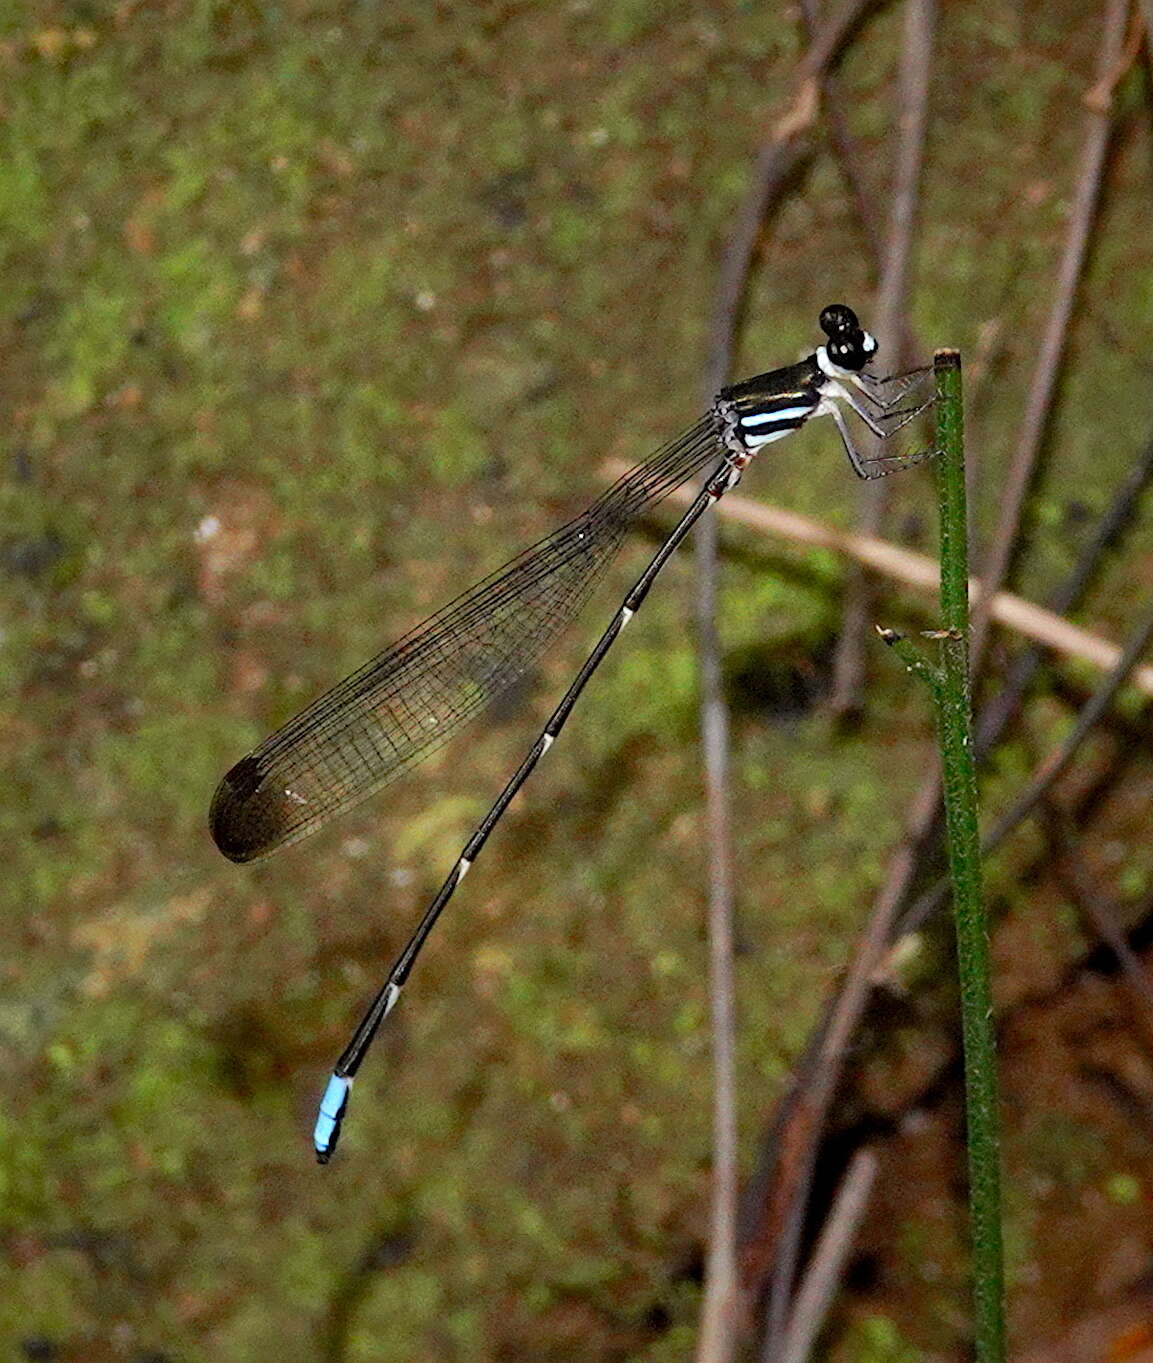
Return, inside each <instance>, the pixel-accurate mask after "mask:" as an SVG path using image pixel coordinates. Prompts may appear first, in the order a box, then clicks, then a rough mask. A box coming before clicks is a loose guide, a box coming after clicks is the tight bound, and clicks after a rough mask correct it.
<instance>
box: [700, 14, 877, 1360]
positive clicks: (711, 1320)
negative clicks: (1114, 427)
mask: <svg viewBox="0 0 1153 1363" xmlns="http://www.w3.org/2000/svg"><path fill="white" fill-rule="evenodd" d="M874 3H876V0H848V3H846V4H845V5H844V6H843V7H842V9H841V10H840V11H839V12H838V14H837V15H836V16H834V18H833V19H832V20H830V21H828V22H826V23H825V24H823V25H821V26H820V29H819V31H818V32H817V33H816V34H815V36H814V37H813V41H812V42H811V43H810V45H809V48H808V50H807V51H806V53H805V55H804V57H803V58H802V60H801V63H800V66H799V68H798V96H797V99H796V101H795V102H794V104H793V106H792V108H791V109H790V111H789V112H788V114H786V116H785V117H784V118H783V119H781V120H779V121H778V123H777V125H776V127H775V130H774V132H773V134H772V136H771V137H770V138H769V139H768V140H767V141H766V142H765V143H764V144H763V145H762V147H761V148H760V151H759V152H758V155H757V160H756V164H755V166H754V169H753V174H752V178H751V183H750V187H749V190H748V192H747V194H746V196H745V200H744V203H743V205H742V207H741V210H740V212H739V213H738V215H737V221H736V225H735V227H734V229H733V232H732V234H731V236H730V239H729V243H728V247H727V249H726V251H725V255H724V259H723V261H722V264H721V271H720V277H719V281H718V287H717V297H716V304H715V308H714V316H713V325H712V328H711V334H710V346H709V356H708V363H707V372H706V387H707V389H708V396H709V398H711V397H712V396H713V394H715V393H716V392H717V390H718V389H719V388H720V387H721V386H722V385H723V384H724V382H725V380H726V379H727V378H728V375H729V371H730V369H731V367H732V359H733V350H734V345H735V338H736V335H737V331H738V328H739V325H740V317H741V312H742V305H743V302H744V298H745V292H746V289H747V286H748V277H749V272H750V270H751V267H752V262H753V257H754V254H755V251H756V243H757V238H758V236H759V234H760V232H761V229H762V224H763V222H764V219H765V214H766V211H767V209H768V206H769V205H770V203H772V202H773V201H774V199H775V198H776V196H777V194H778V193H779V191H780V189H781V187H782V186H783V185H784V184H785V183H786V182H787V180H788V178H789V176H790V175H791V173H792V172H793V170H795V168H796V167H797V166H798V165H799V164H800V162H801V160H802V159H803V157H804V156H806V155H807V154H808V149H807V145H806V143H807V134H808V131H809V129H810V128H811V127H812V126H813V124H814V122H815V121H816V117H817V114H818V111H819V103H820V94H819V85H818V82H819V80H820V78H821V77H822V76H823V75H824V74H825V72H826V71H827V70H828V68H829V66H830V65H831V63H832V62H833V61H834V60H835V59H836V57H837V55H838V54H839V53H840V51H841V49H842V47H843V45H844V44H845V43H846V42H847V41H848V39H849V37H850V36H851V35H852V33H853V32H854V31H855V29H856V27H857V25H858V24H859V23H860V21H861V19H862V17H863V15H864V14H865V12H866V11H867V10H868V9H869V8H870V7H871V5H872V4H874ZM695 533H696V562H697V591H696V620H697V638H698V649H697V651H698V659H699V667H700V679H701V680H700V687H701V702H700V707H701V743H702V756H703V764H704V773H705V804H706V821H707V847H708V873H707V875H708V900H709V910H708V920H709V983H710V998H711V1001H712V1013H713V1064H714V1074H715V1079H714V1102H713V1193H712V1214H711V1226H710V1233H709V1249H708V1256H707V1263H706V1272H705V1291H704V1303H703V1306H702V1312H701V1329H700V1334H699V1338H698V1344H697V1358H698V1359H699V1360H701V1363H705V1361H706V1360H707V1363H727V1360H728V1359H730V1358H731V1357H732V1355H733V1352H734V1349H735V1346H736V1338H737V1324H738V1319H737V1317H738V1307H739V1294H738V1284H737V1275H736V1211H737V1180H738V1170H737V1146H736V1080H735V1002H734V984H733V967H732V955H733V950H732V948H733V927H732V853H731V838H730V830H729V810H728V711H727V709H726V706H725V701H724V695H723V690H722V678H721V666H720V649H719V645H718V641H717V637H716V595H717V552H716V545H717V529H716V524H715V522H714V521H713V519H712V518H711V517H709V518H706V519H705V521H703V522H702V523H701V525H700V526H699V527H698V529H697V531H696V532H695Z"/></svg>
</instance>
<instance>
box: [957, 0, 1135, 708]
mask: <svg viewBox="0 0 1153 1363" xmlns="http://www.w3.org/2000/svg"><path fill="white" fill-rule="evenodd" d="M1128 13H1129V0H1107V3H1106V5H1105V15H1104V20H1103V22H1102V25H1101V47H1100V49H1099V51H1098V54H1097V70H1096V79H1097V81H1098V82H1100V81H1101V80H1103V79H1105V78H1106V77H1107V76H1108V75H1109V73H1110V72H1111V71H1112V70H1113V69H1114V67H1115V66H1116V65H1117V62H1118V61H1119V59H1120V56H1121V50H1122V45H1123V43H1124V41H1125V25H1126V20H1127V17H1128ZM1085 119H1086V128H1085V142H1084V147H1083V149H1082V153H1081V170H1080V174H1079V175H1078V178H1077V189H1076V193H1075V196H1074V200H1073V208H1072V212H1071V213H1070V217H1069V227H1068V231H1067V234H1066V238H1065V250H1064V253H1063V255H1062V258H1061V264H1060V267H1059V269H1058V271H1057V284H1056V288H1055V289H1054V292H1053V302H1052V306H1051V307H1050V310H1049V320H1048V324H1047V325H1046V328H1045V334H1044V336H1043V337H1042V340H1041V347H1040V350H1039V352H1038V356H1037V366H1036V368H1035V370H1034V372H1033V381H1032V383H1031V385H1030V387H1029V396H1028V399H1027V402H1026V406H1025V416H1024V419H1023V420H1022V423H1021V430H1020V432H1019V434H1018V437H1017V445H1016V449H1015V450H1014V453H1013V459H1012V462H1011V464H1010V466H1009V474H1008V478H1007V480H1006V486H1005V489H1004V492H1003V494H1002V497H1001V516H1000V518H999V520H998V523H997V528H996V531H995V533H994V536H993V542H992V545H991V547H990V549H989V553H988V556H987V561H986V563H985V564H984V568H983V571H982V574H981V576H982V577H983V578H984V580H985V584H986V589H987V591H989V592H994V593H995V592H999V591H1000V590H1001V588H1002V586H1003V585H1004V583H1005V581H1006V579H1007V578H1008V575H1009V570H1010V568H1011V567H1012V563H1013V558H1014V555H1015V553H1016V549H1017V544H1018V540H1019V535H1020V527H1021V517H1022V513H1023V511H1024V508H1025V501H1026V498H1027V497H1028V495H1029V490H1030V488H1031V487H1032V485H1033V479H1034V474H1035V472H1036V467H1037V460H1038V457H1039V455H1040V452H1041V446H1042V443H1043V441H1044V437H1045V432H1046V430H1047V429H1048V425H1049V418H1050V415H1051V413H1052V410H1053V399H1054V396H1055V394H1056V391H1057V380H1058V378H1059V377H1060V373H1061V362H1062V360H1063V359H1064V356H1065V346H1066V342H1067V339H1068V335H1069V323H1070V320H1071V319H1072V316H1073V305H1074V302H1075V301H1076V297H1077V291H1078V287H1079V285H1080V282H1081V276H1082V274H1083V273H1084V268H1085V259H1086V256H1087V254H1088V248H1089V235H1090V233H1091V231H1092V228H1093V223H1094V222H1095V220H1096V216H1097V205H1098V202H1099V200H1100V197H1101V181H1102V178H1103V175H1104V170H1105V157H1106V152H1107V151H1108V148H1109V138H1110V134H1111V132H1112V127H1113V121H1112V118H1111V108H1110V107H1109V106H1106V108H1105V109H1104V110H1103V111H1098V110H1096V109H1086V113H1085ZM988 638H989V612H988V606H987V605H985V604H983V601H982V599H981V598H978V599H977V600H976V601H975V602H974V616H973V647H972V668H973V679H974V685H975V684H976V680H977V678H978V677H979V675H980V670H981V663H982V660H983V657H984V653H985V646H986V644H987V642H988Z"/></svg>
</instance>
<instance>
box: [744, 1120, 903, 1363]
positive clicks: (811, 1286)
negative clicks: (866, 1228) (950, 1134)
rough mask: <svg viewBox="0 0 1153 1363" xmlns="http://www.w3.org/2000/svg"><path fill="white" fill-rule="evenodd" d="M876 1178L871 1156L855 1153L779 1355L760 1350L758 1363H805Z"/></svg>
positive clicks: (872, 1155) (813, 1258) (870, 1153)
mask: <svg viewBox="0 0 1153 1363" xmlns="http://www.w3.org/2000/svg"><path fill="white" fill-rule="evenodd" d="M876 1179H877V1157H876V1155H874V1154H873V1152H872V1150H870V1149H868V1148H867V1147H866V1148H865V1149H862V1150H858V1151H857V1153H856V1154H855V1155H854V1156H853V1158H852V1160H850V1162H849V1167H848V1170H847V1171H846V1173H845V1176H844V1178H843V1179H842V1180H841V1184H840V1187H839V1188H838V1189H837V1197H836V1201H835V1202H834V1204H833V1210H832V1212H831V1214H830V1216H829V1218H828V1220H827V1221H826V1222H825V1225H824V1228H823V1229H822V1231H821V1234H820V1238H819V1239H818V1241H817V1245H816V1248H815V1249H814V1250H813V1257H812V1259H811V1261H810V1263H809V1266H808V1269H807V1271H806V1273H805V1277H804V1281H803V1282H802V1283H801V1287H800V1290H799V1291H798V1293H797V1299H796V1303H795V1305H794V1307H793V1311H792V1314H791V1316H790V1318H789V1328H788V1331H787V1332H786V1334H785V1339H784V1344H783V1346H782V1348H781V1350H780V1352H776V1351H775V1350H774V1352H772V1353H769V1352H768V1351H767V1350H766V1352H765V1353H763V1354H762V1363H806V1360H807V1359H808V1357H809V1354H810V1353H811V1352H812V1348H813V1345H814V1344H815V1343H816V1339H817V1335H818V1333H819V1332H820V1329H821V1326H822V1325H823V1324H824V1320H825V1316H826V1315H827V1314H828V1310H829V1303H830V1302H831V1301H832V1299H833V1294H834V1293H835V1292H836V1290H837V1285H838V1283H839V1282H840V1280H841V1274H842V1271H843V1269H844V1266H845V1260H846V1259H847V1258H848V1257H849V1253H850V1252H851V1250H852V1248H853V1245H854V1243H855V1241H856V1238H857V1231H858V1230H859V1229H860V1226H861V1221H862V1219H863V1218H864V1215H865V1212H866V1210H867V1209H868V1206H869V1197H870V1196H871V1194H872V1191H873V1184H874V1183H875V1182H876Z"/></svg>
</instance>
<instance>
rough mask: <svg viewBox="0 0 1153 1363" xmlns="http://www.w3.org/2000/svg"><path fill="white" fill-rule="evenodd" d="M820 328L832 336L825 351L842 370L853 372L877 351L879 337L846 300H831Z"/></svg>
mask: <svg viewBox="0 0 1153 1363" xmlns="http://www.w3.org/2000/svg"><path fill="white" fill-rule="evenodd" d="M821 330H822V331H823V332H824V333H825V335H826V336H827V337H828V338H829V339H828V341H827V343H826V345H825V354H826V355H827V356H828V357H829V359H830V360H832V362H833V363H834V364H835V365H836V366H837V367H838V368H840V369H849V370H852V371H853V372H854V373H855V372H856V371H857V370H860V369H863V368H864V367H865V365H867V364H868V362H869V361H870V360H871V359H872V358H873V356H874V355H875V354H876V353H877V339H876V337H875V336H873V335H871V334H870V333H869V332H867V331H866V330H865V329H864V327H862V326H861V323H860V321H859V319H858V318H857V314H856V313H855V312H854V311H853V309H852V308H850V307H847V306H846V305H845V304H844V303H830V304H829V306H828V307H827V308H825V309H824V310H823V311H822V313H821Z"/></svg>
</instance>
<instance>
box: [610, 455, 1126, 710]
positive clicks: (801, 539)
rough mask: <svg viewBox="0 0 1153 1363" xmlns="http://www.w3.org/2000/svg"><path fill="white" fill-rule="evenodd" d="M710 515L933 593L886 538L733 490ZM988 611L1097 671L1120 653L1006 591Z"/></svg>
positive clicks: (680, 493) (928, 573) (684, 494)
mask: <svg viewBox="0 0 1153 1363" xmlns="http://www.w3.org/2000/svg"><path fill="white" fill-rule="evenodd" d="M626 468H627V465H625V464H624V463H621V462H619V461H617V460H612V461H610V462H608V463H606V464H605V465H604V468H603V472H604V474H605V475H606V477H609V478H617V477H619V476H620V474H621V473H622V472H624V471H625V470H626ZM691 498H692V493H691V491H686V490H684V489H678V490H677V491H676V492H673V493H671V494H670V496H669V501H670V502H674V503H682V504H683V503H687V502H688V501H690V500H691ZM716 511H717V514H718V515H719V516H720V517H722V518H723V519H725V520H731V521H735V522H737V523H738V524H740V525H747V526H750V527H751V528H752V529H754V530H762V531H765V532H766V533H768V534H772V535H780V536H782V537H783V538H785V539H789V540H794V541H796V542H797V543H800V544H809V545H813V546H815V547H817V548H821V549H832V550H834V551H835V552H836V553H839V554H844V555H845V556H846V557H847V558H851V559H854V560H856V561H857V562H858V563H862V564H864V565H865V566H866V567H868V568H869V569H870V570H872V571H873V572H876V573H880V574H882V575H883V576H885V577H889V578H892V579H893V580H894V581H898V582H904V583H906V584H907V585H909V586H911V587H916V588H917V589H918V590H920V591H925V592H935V591H936V590H937V565H936V563H934V562H933V560H932V559H930V558H927V557H926V556H925V555H924V554H918V553H915V552H914V551H913V550H911V549H903V548H901V547H900V545H896V544H892V543H890V542H889V541H888V540H880V539H874V538H872V537H871V536H869V535H858V534H854V533H852V532H851V531H845V530H838V529H837V528H836V527H835V526H831V525H826V524H824V523H823V522H821V521H815V520H812V519H811V518H810V517H808V516H802V515H800V514H799V513H798V512H795V511H788V510H786V509H785V508H783V507H779V506H772V505H769V504H768V503H764V502H755V501H753V500H752V499H751V498H748V497H742V496H741V495H740V493H737V492H730V493H729V494H728V495H727V496H726V497H725V499H724V500H723V501H722V502H720V503H719V504H718V506H717V508H716ZM970 585H971V587H972V590H973V591H974V593H976V592H978V591H980V590H981V589H982V586H983V584H982V582H981V580H980V579H979V578H974V579H973V580H972V583H971V584H970ZM992 610H993V616H994V619H996V621H997V622H998V623H999V624H1002V625H1005V626H1007V627H1008V628H1010V629H1013V630H1015V631H1016V632H1017V633H1019V634H1021V635H1023V636H1024V637H1025V638H1027V639H1032V640H1033V641H1034V642H1035V643H1038V644H1041V645H1043V646H1044V647H1046V648H1050V649H1053V650H1054V651H1055V652H1057V653H1062V654H1064V655H1065V656H1067V657H1070V658H1079V659H1081V660H1082V661H1083V662H1088V663H1092V664H1093V666H1094V667H1099V668H1101V669H1102V670H1106V669H1109V668H1113V667H1115V666H1116V665H1117V662H1118V660H1119V659H1120V657H1121V649H1120V648H1119V647H1118V646H1117V645H1116V644H1115V643H1113V642H1112V641H1111V640H1109V639H1105V638H1103V637H1102V636H1101V635H1099V634H1093V633H1091V632H1090V631H1089V630H1085V629H1082V628H1081V627H1080V626H1078V625H1074V624H1073V623H1072V621H1070V620H1066V619H1065V618H1064V617H1063V616H1060V615H1057V614H1055V613H1054V612H1053V611H1050V610H1046V609H1045V607H1044V606H1038V605H1036V604H1035V603H1034V602H1032V601H1026V600H1025V598H1024V597H1020V596H1014V595H1013V593H1011V592H998V593H997V595H996V596H995V597H994V599H993V604H992ZM1130 681H1131V682H1132V684H1133V686H1134V687H1135V688H1136V689H1137V690H1139V691H1141V692H1142V693H1143V694H1144V695H1147V696H1151V697H1153V667H1151V666H1142V667H1137V668H1134V670H1133V673H1132V676H1131V677H1130Z"/></svg>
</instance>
